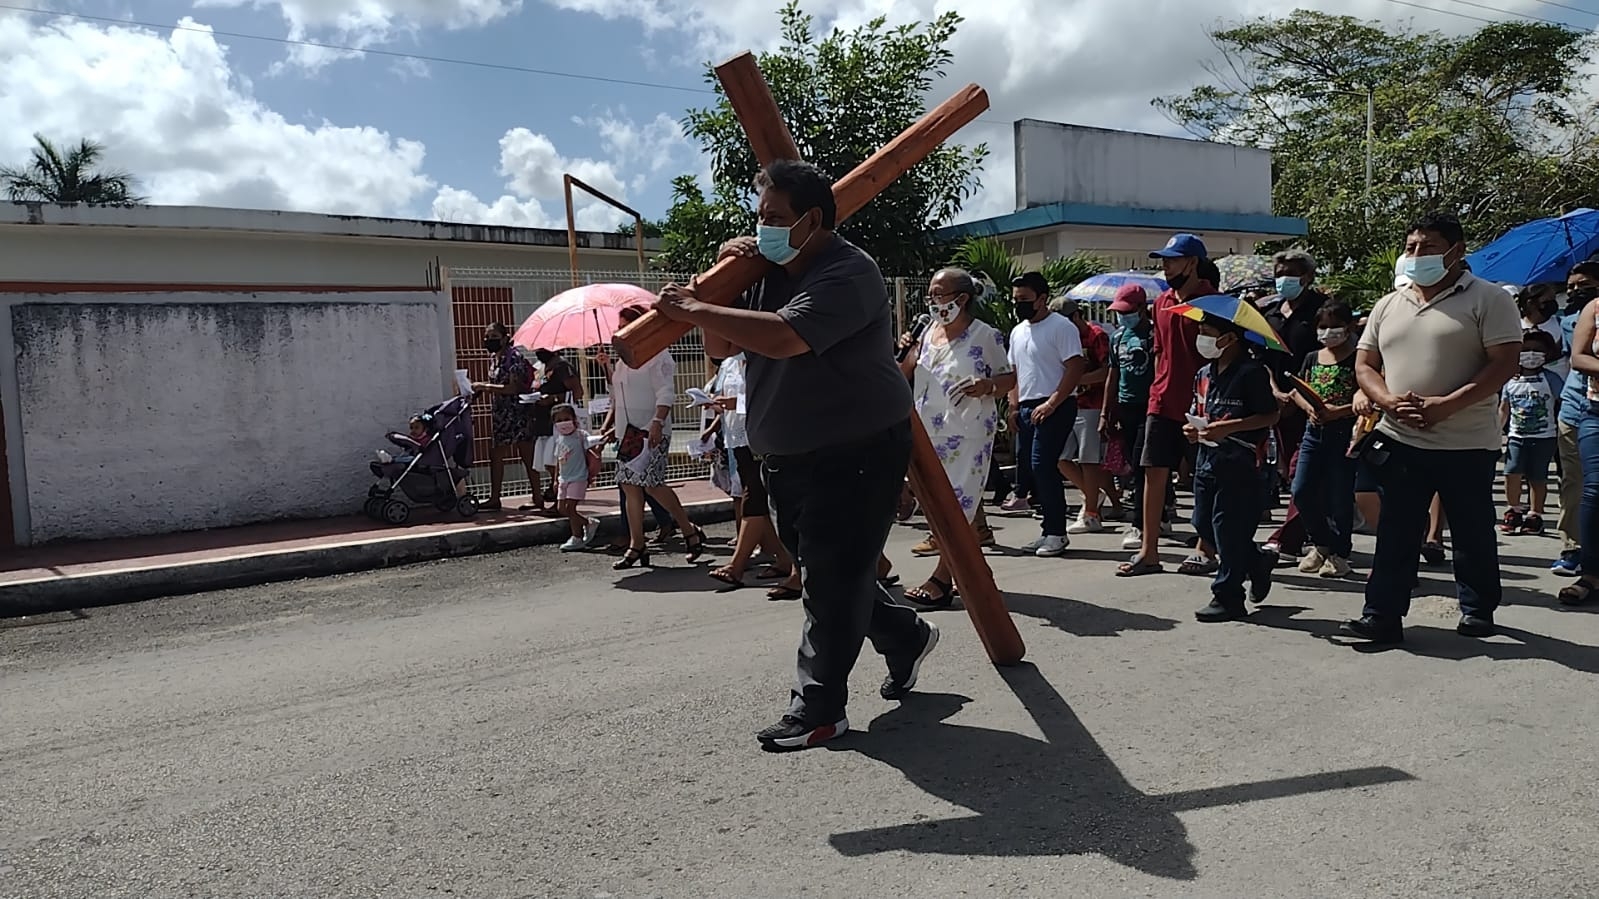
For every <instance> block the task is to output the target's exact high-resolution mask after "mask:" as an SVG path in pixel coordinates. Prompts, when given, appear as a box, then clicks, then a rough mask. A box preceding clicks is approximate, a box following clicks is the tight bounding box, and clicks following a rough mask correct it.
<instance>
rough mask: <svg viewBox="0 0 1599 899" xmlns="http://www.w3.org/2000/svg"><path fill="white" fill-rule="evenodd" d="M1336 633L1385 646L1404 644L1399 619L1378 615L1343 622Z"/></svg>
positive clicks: (1403, 631) (1402, 629)
mask: <svg viewBox="0 0 1599 899" xmlns="http://www.w3.org/2000/svg"><path fill="white" fill-rule="evenodd" d="M1338 632H1339V633H1341V634H1343V635H1344V636H1346V637H1359V638H1360V639H1362V640H1365V641H1367V642H1370V643H1374V644H1380V645H1385V646H1386V645H1390V644H1395V643H1403V642H1405V629H1404V626H1403V625H1401V624H1400V623H1399V619H1397V618H1384V617H1382V616H1380V615H1363V616H1361V617H1359V618H1356V619H1355V620H1354V621H1345V622H1344V623H1343V624H1341V625H1339V626H1338Z"/></svg>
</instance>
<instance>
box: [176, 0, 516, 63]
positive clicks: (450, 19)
mask: <svg viewBox="0 0 1599 899" xmlns="http://www.w3.org/2000/svg"><path fill="white" fill-rule="evenodd" d="M235 6H253V7H255V8H257V9H270V8H273V7H276V8H277V9H278V11H279V12H280V14H281V15H282V16H283V20H284V21H285V22H287V23H288V25H289V38H290V39H291V40H298V41H303V40H318V41H320V42H322V43H332V44H339V45H341V46H349V47H356V48H366V47H375V46H378V45H380V44H384V43H388V42H390V41H392V40H394V39H396V38H397V37H399V36H401V35H405V34H413V35H414V34H415V33H417V32H419V31H421V30H422V29H426V28H449V29H460V28H476V27H480V26H483V25H487V24H488V23H490V22H493V21H495V20H497V19H501V18H504V17H506V16H510V15H513V14H515V13H517V12H518V11H520V10H521V8H522V0H195V7H196V8H204V7H235ZM359 55H360V54H359V53H352V52H349V51H342V50H329V49H324V48H321V47H307V46H304V45H297V46H291V47H290V48H289V62H290V63H292V64H294V65H297V66H299V67H301V68H304V69H308V70H313V71H314V70H316V69H319V68H321V67H323V66H325V65H328V64H329V63H332V62H335V61H337V60H340V59H349V58H352V57H356V56H359Z"/></svg>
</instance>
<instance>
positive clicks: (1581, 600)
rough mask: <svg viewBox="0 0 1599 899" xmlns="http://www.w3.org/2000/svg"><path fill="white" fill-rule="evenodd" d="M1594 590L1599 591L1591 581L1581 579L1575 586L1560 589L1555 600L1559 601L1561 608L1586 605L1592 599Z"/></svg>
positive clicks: (1598, 587)
mask: <svg viewBox="0 0 1599 899" xmlns="http://www.w3.org/2000/svg"><path fill="white" fill-rule="evenodd" d="M1596 589H1599V586H1596V585H1595V584H1594V582H1593V581H1590V580H1588V579H1587V578H1583V579H1582V580H1580V581H1578V582H1576V583H1575V584H1571V585H1569V586H1566V587H1562V588H1561V590H1560V592H1559V593H1557V594H1555V598H1556V599H1558V600H1560V604H1561V605H1563V606H1581V605H1586V604H1587V603H1588V600H1590V599H1592V598H1593V593H1594V590H1596Z"/></svg>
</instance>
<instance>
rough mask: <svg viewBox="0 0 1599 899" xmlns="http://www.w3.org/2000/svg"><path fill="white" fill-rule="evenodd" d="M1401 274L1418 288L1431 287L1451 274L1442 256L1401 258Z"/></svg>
mask: <svg viewBox="0 0 1599 899" xmlns="http://www.w3.org/2000/svg"><path fill="white" fill-rule="evenodd" d="M1399 264H1400V274H1401V275H1404V276H1405V277H1406V278H1409V279H1410V280H1411V282H1412V283H1413V284H1415V285H1416V286H1418V287H1431V286H1433V285H1434V284H1437V283H1438V282H1439V281H1442V280H1443V279H1444V277H1445V276H1447V275H1448V274H1449V266H1448V265H1445V264H1444V257H1442V256H1401V257H1399Z"/></svg>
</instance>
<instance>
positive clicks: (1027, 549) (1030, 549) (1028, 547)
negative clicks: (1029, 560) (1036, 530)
mask: <svg viewBox="0 0 1599 899" xmlns="http://www.w3.org/2000/svg"><path fill="white" fill-rule="evenodd" d="M1045 539H1046V538H1044V537H1039V538H1038V539H1037V540H1034V541H1033V542H1032V543H1024V544H1022V545H1021V546H1018V547H1016V548H1017V549H1018V550H1020V551H1022V552H1024V553H1036V552H1038V548H1039V547H1040V546H1043V545H1044V540H1045Z"/></svg>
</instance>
